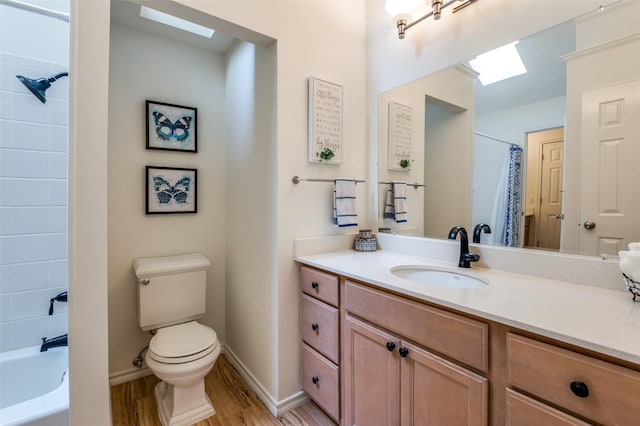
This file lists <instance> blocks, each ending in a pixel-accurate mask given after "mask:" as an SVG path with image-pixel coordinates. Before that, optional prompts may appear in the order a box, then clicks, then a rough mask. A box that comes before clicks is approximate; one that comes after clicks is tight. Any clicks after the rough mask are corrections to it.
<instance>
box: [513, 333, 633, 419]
mask: <svg viewBox="0 0 640 426" xmlns="http://www.w3.org/2000/svg"><path fill="white" fill-rule="evenodd" d="M507 382H508V385H509V388H511V389H508V390H507V395H508V398H507V415H508V418H509V416H510V420H511V422H509V423H508V424H511V425H520V424H523V423H522V418H523V417H524V416H526V414H523V413H525V410H523V409H521V408H514V407H513V406H510V405H509V404H514V402H513V401H514V399H515V400H520V401H522V400H524V397H523V396H522V395H521V393H527V394H529V395H531V398H533V399H530V401H533V402H536V401H535V400H538V401H539V403H538V404H534V403H531V402H530V404H529V405H530V406H533V407H536V411H537V413H539V414H538V415H540V416H542V415H543V414H540V413H546V414H550V413H551V414H553V413H555V412H557V410H555V409H554V408H552V406H554V407H557V408H559V409H560V410H562V411H566V412H568V413H571V414H575V416H576V417H581V418H584V419H586V420H588V421H589V423H590V422H595V423H598V424H605V425H637V424H640V404H638V402H637V398H638V395H640V372H637V371H634V370H631V369H629V368H625V367H621V366H619V365H615V364H612V363H610V362H606V361H603V360H600V359H596V358H593V357H591V356H587V355H583V354H580V353H576V352H573V351H571V350H568V349H565V348H561V347H558V346H556V345H552V344H549V343H544V342H540V341H538V340H535V339H532V338H528V337H524V336H521V335H518V334H514V333H508V334H507ZM515 404H516V407H517V406H518V404H520V402H518V401H516V402H515ZM529 411H531V410H529ZM541 418H542V417H541ZM563 421H564V422H560V423H551V422H549V423H539V424H559V425H565V424H570V425H583V424H589V423H583V422H582V421H580V420H578V419H576V418H572V417H570V416H568V415H567V416H566V417H565V418H564V419H563Z"/></svg>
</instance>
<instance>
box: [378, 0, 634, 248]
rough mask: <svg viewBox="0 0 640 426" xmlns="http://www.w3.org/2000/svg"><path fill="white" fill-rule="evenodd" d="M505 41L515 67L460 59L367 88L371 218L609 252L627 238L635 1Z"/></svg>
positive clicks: (488, 238) (399, 228)
mask: <svg viewBox="0 0 640 426" xmlns="http://www.w3.org/2000/svg"><path fill="white" fill-rule="evenodd" d="M513 41H514V42H516V44H515V45H514V46H515V49H516V50H517V52H518V53H519V55H520V57H521V60H522V62H523V64H524V66H525V68H526V73H524V74H521V75H518V76H515V77H511V78H508V79H505V80H502V81H499V82H495V83H492V84H486V85H482V83H481V82H480V80H479V78H478V77H479V74H478V72H476V71H474V69H473V68H472V67H471V63H470V62H469V61H466V62H464V63H460V64H457V65H455V66H452V67H450V68H447V69H444V70H442V71H439V72H437V73H434V74H430V75H428V76H425V77H423V78H420V79H418V80H415V81H412V82H408V83H407V84H404V85H402V86H400V87H396V88H394V89H392V90H390V91H388V92H385V93H382V94H380V95H379V97H378V111H379V115H378V134H379V144H378V145H379V153H378V173H379V181H380V184H379V192H378V195H379V202H378V208H379V214H378V226H379V228H387V230H388V231H390V232H394V233H400V234H406V235H414V236H426V237H434V238H446V237H447V235H448V232H449V229H450V228H451V227H452V226H454V225H462V226H464V227H465V228H467V230H468V231H469V234H470V238H471V233H472V231H473V228H474V227H475V225H476V224H479V223H485V224H488V225H489V226H490V227H491V229H492V233H491V234H484V233H483V234H482V235H481V243H483V244H493V245H504V246H512V247H525V248H533V249H542V250H552V251H560V252H566V253H578V254H585V255H594V256H595V255H602V256H607V257H613V256H617V253H618V251H619V250H626V246H627V243H629V242H631V241H639V240H640V221H639V220H637V219H638V218H640V186H638V185H637V184H636V183H635V182H637V176H634V174H635V171H636V170H637V167H638V166H637V162H638V159H640V119H639V118H638V117H640V61H638V52H640V3H639V2H635V1H628V0H626V1H621V2H617V3H615V4H612V5H610V6H607V7H606V8H604V9H603V10H597V11H593V12H592V13H589V14H587V15H585V16H580V17H577V18H576V19H573V20H571V21H569V22H565V23H563V24H560V25H557V26H554V27H552V28H548V29H547V30H544V31H541V32H539V33H536V34H532V35H530V36H528V37H524V38H521V39H519V40H513ZM496 47H497V46H496ZM392 183H395V184H392ZM402 183H407V184H408V185H403V184H402ZM414 183H415V184H418V185H413V184H414ZM422 185H424V186H422ZM398 194H399V195H400V196H398ZM401 198H402V199H401ZM396 208H397V209H399V210H400V212H399V213H403V214H398V215H397V217H396V215H395V212H396ZM401 210H405V211H406V213H404V212H402V211H401ZM400 219H402V220H400ZM404 219H406V222H405V221H403V220H404Z"/></svg>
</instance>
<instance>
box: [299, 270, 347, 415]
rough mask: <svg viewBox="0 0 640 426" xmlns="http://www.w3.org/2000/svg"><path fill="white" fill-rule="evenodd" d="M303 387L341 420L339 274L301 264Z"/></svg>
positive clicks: (311, 396) (317, 401) (317, 402)
mask: <svg viewBox="0 0 640 426" xmlns="http://www.w3.org/2000/svg"><path fill="white" fill-rule="evenodd" d="M300 287H301V306H302V308H301V315H302V320H301V324H302V345H301V378H302V389H303V390H304V391H305V392H306V394H307V395H308V396H309V398H311V399H312V400H313V401H315V403H316V404H318V406H320V407H321V408H322V409H323V410H324V411H325V412H326V413H327V414H329V415H330V416H331V417H333V419H334V420H336V422H338V423H339V422H340V311H339V306H340V304H339V297H338V296H339V288H338V277H337V276H335V275H333V274H329V273H326V272H323V271H319V270H317V269H313V268H309V267H307V266H301V267H300Z"/></svg>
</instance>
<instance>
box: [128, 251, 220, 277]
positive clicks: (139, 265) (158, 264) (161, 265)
mask: <svg viewBox="0 0 640 426" xmlns="http://www.w3.org/2000/svg"><path fill="white" fill-rule="evenodd" d="M208 267H209V260H208V259H207V258H206V257H204V256H203V255H201V254H200V253H191V254H182V255H178V256H165V257H146V258H140V259H136V261H135V262H133V270H134V271H135V273H136V277H138V278H143V277H151V276H155V275H165V274H177V273H180V272H191V271H201V270H205V269H207V268H208Z"/></svg>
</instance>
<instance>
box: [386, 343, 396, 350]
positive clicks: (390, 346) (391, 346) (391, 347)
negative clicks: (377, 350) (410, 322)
mask: <svg viewBox="0 0 640 426" xmlns="http://www.w3.org/2000/svg"><path fill="white" fill-rule="evenodd" d="M395 348H396V344H395V343H393V342H387V350H388V351H389V352H393V350H394V349H395Z"/></svg>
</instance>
